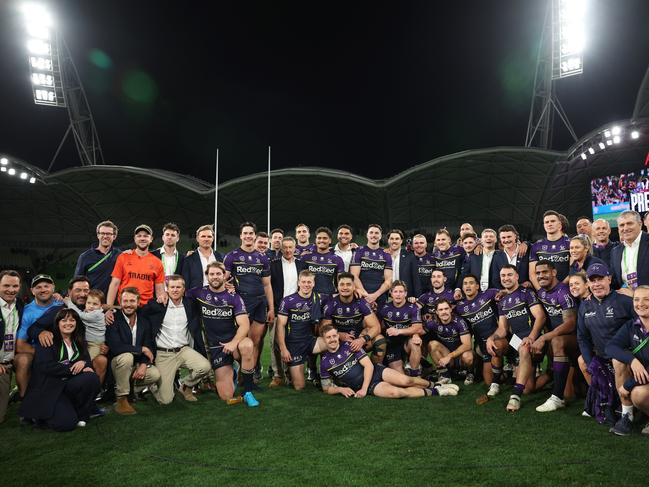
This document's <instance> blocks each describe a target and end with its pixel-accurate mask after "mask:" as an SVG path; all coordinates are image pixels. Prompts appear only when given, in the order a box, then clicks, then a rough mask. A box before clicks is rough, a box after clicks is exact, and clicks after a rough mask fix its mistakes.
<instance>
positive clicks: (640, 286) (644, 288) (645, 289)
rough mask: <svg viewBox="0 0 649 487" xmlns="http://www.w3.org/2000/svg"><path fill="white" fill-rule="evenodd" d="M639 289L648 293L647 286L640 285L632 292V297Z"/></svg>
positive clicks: (648, 288) (648, 287)
mask: <svg viewBox="0 0 649 487" xmlns="http://www.w3.org/2000/svg"><path fill="white" fill-rule="evenodd" d="M640 289H642V290H644V291H649V286H648V285H647V284H640V285H639V286H638V287H637V288H635V289H634V290H633V295H634V296H635V293H636V292H637V291H638V290H640Z"/></svg>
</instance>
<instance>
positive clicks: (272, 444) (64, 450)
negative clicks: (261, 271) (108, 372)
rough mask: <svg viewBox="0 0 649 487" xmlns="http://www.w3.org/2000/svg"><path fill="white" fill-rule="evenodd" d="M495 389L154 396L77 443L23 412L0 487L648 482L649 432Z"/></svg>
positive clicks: (7, 430)
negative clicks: (515, 403) (440, 393)
mask: <svg viewBox="0 0 649 487" xmlns="http://www.w3.org/2000/svg"><path fill="white" fill-rule="evenodd" d="M265 363H267V362H265ZM267 382H268V381H267V380H265V381H264V385H265V384H267ZM483 392H484V387H483V385H482V384H476V385H473V386H471V387H463V386H462V387H461V391H460V395H459V396H457V397H435V398H422V399H416V400H398V401H397V400H392V401H391V400H386V399H377V398H374V397H368V398H365V399H361V400H359V399H344V398H343V397H342V396H333V397H332V396H327V395H325V394H323V393H321V392H319V391H317V390H316V389H314V388H313V387H310V386H309V388H307V390H305V391H302V392H295V391H292V390H289V389H288V388H281V389H279V390H278V389H271V390H269V389H266V388H265V387H264V391H263V392H260V393H258V394H257V398H258V399H259V400H260V401H261V403H262V404H261V406H260V407H259V408H256V409H249V408H247V407H245V406H243V405H236V406H226V405H225V404H224V403H222V402H221V401H219V400H218V399H217V397H216V395H215V394H213V393H210V394H203V395H201V396H199V402H197V403H191V404H190V403H186V402H184V401H182V400H181V399H179V398H176V400H175V401H174V403H173V404H171V405H169V406H165V407H163V406H159V405H158V404H156V403H155V401H154V400H153V399H149V400H148V401H147V402H144V403H141V402H140V403H137V405H136V407H137V409H138V412H139V413H138V414H137V415H136V416H131V417H120V416H118V415H116V414H114V413H111V414H109V415H107V416H106V417H104V418H101V419H98V420H94V421H92V422H90V423H89V424H88V426H87V427H86V428H85V429H77V430H76V431H74V432H72V433H54V432H50V431H41V430H34V429H32V428H31V427H21V426H19V423H18V419H17V417H16V405H12V406H11V408H10V411H9V415H8V418H9V419H8V420H7V422H6V423H4V424H3V425H1V426H0V435H1V436H0V438H2V443H3V445H4V448H3V454H2V455H1V459H0V464H1V465H2V474H1V475H0V478H1V479H2V483H1V485H2V486H19V485H20V486H22V485H34V486H39V485H57V486H58V485H66V486H75V485H83V486H89V485H107V486H112V485H114V486H128V485H139V486H142V485H192V486H194V485H210V486H211V485H235V484H240V485H245V486H257V485H259V486H262V485H273V486H293V485H294V486H316V485H323V486H338V485H368V486H377V485H399V486H402V485H534V486H536V485H635V486H639V485H646V483H647V477H648V475H649V473H647V468H646V466H647V461H648V460H649V453H647V452H648V451H649V448H648V446H649V437H647V436H646V435H641V434H639V432H635V434H634V435H633V436H631V437H626V438H622V437H616V436H614V435H611V434H610V433H608V429H607V428H606V427H604V426H600V425H598V424H597V423H595V421H594V420H590V419H586V418H582V417H580V413H581V402H575V403H573V404H572V405H570V406H569V407H568V408H566V409H565V410H563V411H560V412H555V413H546V414H540V413H537V412H536V411H534V407H535V406H536V405H538V404H540V403H541V402H543V401H544V400H545V399H546V397H547V396H548V394H549V393H546V392H543V393H538V394H534V395H531V396H526V397H524V399H523V408H522V409H521V411H519V412H518V413H517V414H515V415H511V414H507V413H506V412H505V410H504V406H505V403H506V402H507V398H508V397H509V388H505V389H504V392H503V393H502V394H501V395H500V396H498V398H497V399H496V400H494V401H492V402H490V403H488V404H486V405H484V406H477V405H475V402H474V401H475V398H476V397H477V396H478V395H479V394H481V393H483Z"/></svg>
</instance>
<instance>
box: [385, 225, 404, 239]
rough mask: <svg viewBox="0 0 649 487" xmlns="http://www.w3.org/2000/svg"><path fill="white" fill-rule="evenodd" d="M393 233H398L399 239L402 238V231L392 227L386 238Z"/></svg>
mask: <svg viewBox="0 0 649 487" xmlns="http://www.w3.org/2000/svg"><path fill="white" fill-rule="evenodd" d="M393 233H396V234H397V235H399V237H401V240H403V239H404V236H403V232H402V231H401V230H399V229H398V228H393V229H392V230H390V231H389V232H388V238H390V235H392V234H393Z"/></svg>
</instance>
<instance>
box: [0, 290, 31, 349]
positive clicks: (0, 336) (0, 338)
mask: <svg viewBox="0 0 649 487" xmlns="http://www.w3.org/2000/svg"><path fill="white" fill-rule="evenodd" d="M24 308H25V303H23V300H22V299H20V298H16V309H17V310H18V327H16V331H18V328H20V320H22V318H23V309H24ZM4 339H5V320H4V318H3V317H2V313H0V348H2V344H3V342H4ZM15 340H16V337H15V336H14V341H15Z"/></svg>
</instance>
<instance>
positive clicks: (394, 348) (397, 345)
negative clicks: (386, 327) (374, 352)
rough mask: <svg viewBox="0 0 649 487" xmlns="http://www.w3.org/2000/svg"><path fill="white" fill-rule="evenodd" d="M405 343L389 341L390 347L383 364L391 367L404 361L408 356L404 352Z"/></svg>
mask: <svg viewBox="0 0 649 487" xmlns="http://www.w3.org/2000/svg"><path fill="white" fill-rule="evenodd" d="M405 343H406V342H405V341H404V340H403V339H396V340H395V339H388V346H387V349H386V350H385V357H384V358H383V363H384V364H385V365H389V364H391V363H392V362H399V361H400V360H401V361H403V359H404V358H405V356H406V351H405V350H404V346H405Z"/></svg>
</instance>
